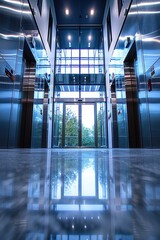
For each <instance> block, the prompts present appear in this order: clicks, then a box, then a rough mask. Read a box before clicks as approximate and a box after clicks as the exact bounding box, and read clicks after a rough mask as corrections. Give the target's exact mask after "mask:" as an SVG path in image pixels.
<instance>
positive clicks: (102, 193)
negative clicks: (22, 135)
mask: <svg viewBox="0 0 160 240" xmlns="http://www.w3.org/2000/svg"><path fill="white" fill-rule="evenodd" d="M0 213H1V214H0V219H1V225H0V236H3V238H2V239H4V240H12V239H14V240H15V239H16V240H18V239H23V240H43V239H47V240H48V239H49V240H53V239H54V240H73V239H74V240H108V239H115V240H135V239H136V240H139V239H141V240H143V239H145V240H159V239H160V150H141V149H135V150H134V149H132V150H129V149H128V150H127V149H126V150H124V149H119V150H118V149H115V150H107V149H99V150H98V149H75V150H72V149H70V150H68V149H66V150H65V149H64V150H58V149H53V150H45V149H42V150H29V149H28V150H27V149H25V150H23V149H21V150H0Z"/></svg>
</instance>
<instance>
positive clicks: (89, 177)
mask: <svg viewBox="0 0 160 240" xmlns="http://www.w3.org/2000/svg"><path fill="white" fill-rule="evenodd" d="M88 186H90V187H88ZM95 195H96V184H95V159H94V158H89V156H86V157H83V160H82V196H90V197H91V196H95Z"/></svg>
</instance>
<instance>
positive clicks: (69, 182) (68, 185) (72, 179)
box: [64, 159, 78, 196]
mask: <svg viewBox="0 0 160 240" xmlns="http://www.w3.org/2000/svg"><path fill="white" fill-rule="evenodd" d="M64 196H78V159H65V162H64Z"/></svg>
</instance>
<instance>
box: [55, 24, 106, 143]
mask: <svg viewBox="0 0 160 240" xmlns="http://www.w3.org/2000/svg"><path fill="white" fill-rule="evenodd" d="M60 106H61V112H59V111H60V108H59V107H60ZM69 106H70V111H69V110H68V108H69ZM73 108H76V113H75V110H74V111H72V110H73ZM100 112H101V113H100ZM105 112H106V89H105V77H104V56H103V40H102V31H101V28H100V27H97V28H95V27H91V28H85V27H84V28H74V29H70V28H59V29H58V31H57V49H56V66H55V86H54V127H53V147H79V146H81V147H82V146H83V147H102V146H103V147H105V146H106V145H107V140H106V127H105V125H106V118H105V116H106V113H105ZM58 114H60V115H59V116H58ZM68 114H69V115H68ZM74 116H75V118H74ZM60 119H61V120H60ZM86 122H88V125H87V126H86ZM75 124H76V125H75ZM75 129H76V132H74V130H75ZM102 129H103V130H102ZM86 136H88V138H86ZM89 136H90V139H89ZM68 137H69V138H68ZM71 137H72V141H71ZM67 139H68V140H67ZM69 139H70V140H69Z"/></svg>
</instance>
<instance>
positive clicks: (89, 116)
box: [82, 104, 95, 146]
mask: <svg viewBox="0 0 160 240" xmlns="http://www.w3.org/2000/svg"><path fill="white" fill-rule="evenodd" d="M94 121H95V119H94V105H93V104H92V105H82V146H95V130H94Z"/></svg>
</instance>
